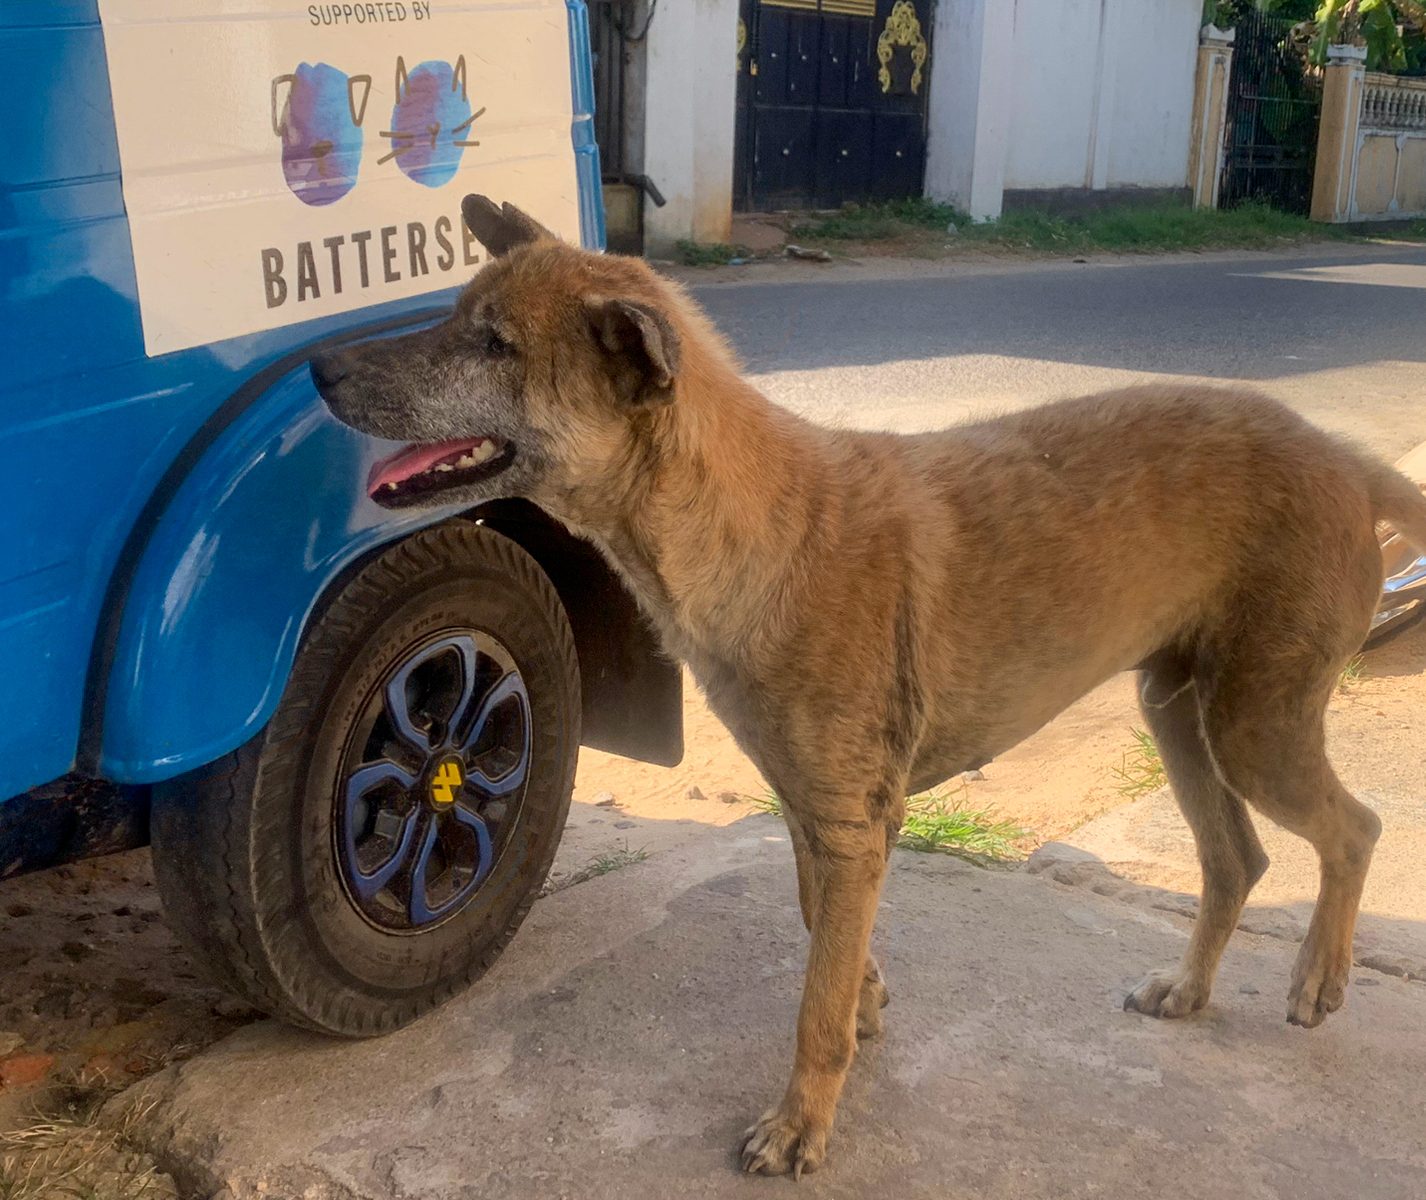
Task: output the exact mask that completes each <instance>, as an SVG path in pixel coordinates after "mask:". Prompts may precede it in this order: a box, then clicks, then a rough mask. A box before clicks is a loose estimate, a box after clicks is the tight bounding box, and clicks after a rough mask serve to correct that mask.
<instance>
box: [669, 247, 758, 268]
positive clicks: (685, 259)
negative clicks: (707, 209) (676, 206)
mask: <svg viewBox="0 0 1426 1200" xmlns="http://www.w3.org/2000/svg"><path fill="white" fill-rule="evenodd" d="M674 249H675V251H676V252H677V254H678V261H679V262H680V263H682V264H683V265H684V266H685V267H722V266H726V265H727V264H728V263H730V262H732V260H733V259H735V258H746V257H748V251H747V249H745V248H744V247H742V246H729V245H727V244H726V243H724V242H690V241H687V240H684V241H681V242H677V243H675V246H674Z"/></svg>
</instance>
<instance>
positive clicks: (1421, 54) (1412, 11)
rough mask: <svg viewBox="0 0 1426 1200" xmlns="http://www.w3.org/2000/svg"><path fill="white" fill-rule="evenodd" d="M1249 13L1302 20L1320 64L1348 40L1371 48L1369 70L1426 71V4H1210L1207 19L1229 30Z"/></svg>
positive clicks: (1313, 0)
mask: <svg viewBox="0 0 1426 1200" xmlns="http://www.w3.org/2000/svg"><path fill="white" fill-rule="evenodd" d="M1249 11H1257V12H1261V13H1265V14H1268V15H1270V16H1274V17H1283V18H1286V19H1287V20H1291V21H1298V22H1301V23H1302V24H1303V25H1304V27H1305V29H1304V32H1305V33H1307V34H1308V35H1309V37H1308V40H1307V46H1308V51H1307V57H1308V61H1309V62H1311V63H1312V64H1314V65H1315V66H1322V65H1324V64H1325V63H1326V62H1327V47H1328V46H1332V45H1336V44H1339V43H1343V42H1346V43H1350V44H1354V45H1363V46H1365V47H1366V49H1367V70H1369V71H1423V70H1426V3H1423V0H1204V5H1203V21H1204V23H1205V24H1209V23H1211V24H1214V25H1217V26H1218V27H1219V28H1220V29H1228V28H1231V27H1232V26H1233V25H1235V24H1236V23H1237V22H1238V20H1239V19H1241V18H1242V17H1243V15H1244V14H1245V13H1247V12H1249Z"/></svg>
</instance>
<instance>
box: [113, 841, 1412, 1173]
mask: <svg viewBox="0 0 1426 1200" xmlns="http://www.w3.org/2000/svg"><path fill="white" fill-rule="evenodd" d="M1185 928H1186V923H1185V922H1183V921H1182V920H1181V919H1178V918H1174V917H1171V916H1167V915H1165V914H1163V913H1159V912H1154V911H1141V910H1140V909H1138V908H1134V907H1129V906H1125V905H1121V904H1117V903H1115V902H1114V901H1112V900H1106V899H1104V898H1101V897H1099V896H1096V895H1094V894H1092V893H1089V892H1084V891H1080V890H1076V889H1070V888H1064V887H1061V886H1059V885H1057V884H1054V883H1052V882H1049V881H1048V880H1047V879H1045V878H1043V877H1041V878H1036V877H1032V876H1028V875H1026V874H1023V873H1021V872H1005V871H984V870H980V869H978V868H975V867H971V866H968V865H965V864H963V863H960V862H958V861H956V860H954V859H949V858H944V857H941V856H927V855H918V854H915V853H912V852H909V851H899V852H897V854H896V855H895V861H894V867H893V870H892V872H891V878H890V880H889V882H888V886H887V891H886V899H885V903H884V906H883V916H882V922H881V927H880V933H879V936H878V952H879V953H880V955H881V957H882V962H883V964H884V966H885V969H886V971H887V976H888V982H889V984H890V987H891V989H892V1002H891V1006H890V1007H889V1008H888V1009H887V1014H886V1015H887V1032H886V1034H885V1036H884V1038H883V1040H882V1041H881V1042H879V1043H876V1044H872V1045H870V1046H869V1047H868V1048H867V1049H866V1050H865V1051H864V1052H863V1053H862V1054H861V1055H860V1056H859V1059H858V1061H857V1063H856V1064H855V1066H854V1068H853V1073H852V1078H851V1083H850V1085H849V1087H848V1090H847V1094H846V1098H845V1100H844V1102H843V1105H842V1110H841V1117H840V1120H839V1125H838V1130H837V1134H836V1138H835V1142H834V1144H833V1148H832V1152H831V1156H830V1159H829V1162H828V1165H827V1167H826V1169H825V1170H824V1171H823V1172H821V1173H819V1174H818V1175H817V1176H815V1177H810V1178H808V1179H804V1181H803V1183H802V1185H801V1187H802V1190H803V1194H807V1195H811V1196H827V1197H883V1196H884V1197H892V1196H895V1197H907V1198H911V1197H927V1198H929V1197H937V1198H939V1200H948V1198H958V1197H966V1198H970V1197H975V1198H977V1200H983V1198H988V1197H1006V1198H1007V1200H1008V1198H1011V1197H1013V1198H1015V1200H1036V1198H1040V1197H1043V1198H1045V1200H1066V1198H1069V1197H1090V1196H1096V1197H1097V1196H1106V1197H1117V1196H1129V1195H1136V1196H1137V1195H1154V1194H1171V1195H1173V1196H1175V1197H1177V1198H1181V1200H1192V1198H1196V1197H1202V1198H1204V1200H1221V1197H1224V1196H1232V1197H1235V1198H1243V1200H1249V1198H1257V1197H1262V1198H1264V1200H1266V1198H1268V1197H1279V1196H1284V1195H1293V1196H1295V1197H1303V1198H1309V1197H1329V1196H1339V1195H1354V1196H1361V1197H1381V1198H1383V1200H1385V1198H1387V1197H1393V1198H1395V1197H1406V1196H1413V1195H1420V1194H1422V1191H1423V1190H1426V1145H1423V1143H1422V1140H1421V1137H1420V1085H1419V1081H1420V1079H1421V1077H1422V1075H1423V1072H1426V1004H1423V1003H1422V1000H1421V996H1422V993H1421V989H1420V987H1419V986H1417V985H1414V984H1410V983H1406V982H1403V981H1401V980H1398V979H1393V978H1389V977H1385V976H1380V975H1376V974H1373V973H1371V972H1365V973H1361V974H1359V976H1358V978H1357V981H1356V984H1355V985H1354V986H1353V987H1352V989H1351V996H1350V998H1349V1002H1348V1006H1347V1007H1346V1009H1344V1010H1343V1011H1342V1012H1341V1013H1338V1014H1337V1015H1336V1016H1334V1017H1333V1018H1332V1019H1331V1020H1330V1021H1329V1022H1328V1023H1327V1025H1326V1026H1324V1027H1323V1028H1322V1029H1320V1030H1316V1031H1313V1032H1310V1033H1309V1032H1305V1031H1302V1030H1299V1029H1294V1028H1291V1027H1289V1026H1287V1025H1286V1024H1284V1022H1283V1006H1284V996H1285V994H1286V987H1287V976H1288V969H1289V965H1290V963H1291V960H1292V956H1293V953H1294V952H1295V947H1293V946H1291V945H1289V944H1287V943H1284V942H1281V941H1278V940H1275V939H1272V938H1254V937H1251V936H1248V935H1240V936H1239V937H1238V938H1237V939H1236V940H1235V943H1234V946H1233V948H1232V949H1231V950H1230V952H1229V955H1228V960H1227V962H1226V964H1225V968H1224V972H1223V975H1222V977H1221V979H1220V982H1219V986H1218V1000H1217V1002H1216V1003H1215V1005H1214V1006H1213V1007H1212V1008H1211V1009H1210V1010H1208V1011H1207V1012H1206V1013H1204V1014H1202V1015H1200V1016H1199V1017H1196V1018H1193V1019H1191V1020H1189V1021H1185V1022H1182V1023H1178V1024H1173V1023H1161V1022H1156V1021H1152V1020H1149V1019H1147V1018H1143V1017H1139V1016H1137V1015H1133V1014H1127V1013H1124V1012H1123V1011H1121V1009H1120V1002H1121V999H1122V997H1123V994H1124V991H1125V989H1126V988H1127V987H1128V986H1129V985H1130V984H1131V983H1132V982H1133V981H1134V980H1135V979H1136V978H1137V977H1138V976H1139V975H1140V974H1141V973H1142V972H1143V971H1144V970H1146V969H1147V968H1149V967H1152V966H1156V965H1160V964H1164V963H1168V962H1170V961H1172V960H1174V959H1175V958H1176V957H1177V955H1178V954H1179V953H1180V952H1181V950H1182V946H1183V942H1184V937H1185ZM803 945H804V938H803V932H802V926H801V921H800V919H799V916H798V911H797V900H796V889H795V884H794V875H793V866H792V861H791V853H790V849H789V847H788V845H787V843H786V841H785V840H784V835H783V832H782V829H781V825H780V823H778V822H776V821H775V820H774V819H772V818H768V817H762V816H754V817H748V818H746V819H744V820H743V821H741V822H738V823H737V824H736V825H734V826H732V827H729V828H727V829H724V830H721V831H712V830H706V831H703V832H702V833H701V834H700V835H696V836H694V837H691V838H690V839H689V840H688V842H687V843H686V844H685V846H684V847H683V849H682V850H681V851H680V852H678V853H676V854H669V855H663V856H660V857H659V858H657V859H651V860H650V861H649V862H647V863H643V864H640V865H638V866H636V867H630V868H628V869H626V870H624V871H621V872H619V873H617V874H613V875H609V876H605V877H603V878H601V879H597V880H594V881H592V882H590V883H587V884H583V885H580V886H579V887H577V888H572V889H570V890H568V891H565V892H561V893H559V894H557V895H555V896H553V897H551V898H549V899H547V900H545V901H542V902H541V903H540V904H539V905H537V906H536V909H535V911H534V913H533V914H532V916H531V918H530V920H529V923H528V924H527V926H526V928H525V930H524V931H523V932H522V933H521V935H520V937H519V938H517V939H516V941H515V942H514V943H513V945H512V946H511V948H510V950H509V951H508V952H507V953H506V955H505V957H504V958H503V959H502V960H501V962H500V963H499V964H498V965H497V967H496V968H495V969H494V970H493V971H492V972H491V974H490V975H489V976H488V977H487V979H486V980H485V981H484V983H483V984H482V985H481V986H479V987H478V988H476V989H475V990H474V991H473V992H471V993H470V994H469V995H468V996H466V997H463V998H461V999H459V1000H457V1001H455V1002H453V1003H452V1004H451V1005H449V1006H448V1007H447V1008H446V1009H444V1010H443V1011H441V1012H439V1013H437V1014H435V1015H434V1016H432V1017H430V1018H428V1019H426V1020H424V1021H422V1022H420V1023H419V1024H418V1025H416V1026H415V1027H413V1028H411V1029H408V1030H405V1031H403V1032H401V1033H399V1034H396V1035H395V1036H392V1037H389V1038H386V1039H383V1040H381V1041H377V1042H367V1043H359V1044H344V1043H338V1042H331V1041H326V1040H324V1039H321V1038H316V1037H311V1036H307V1035H304V1034H300V1033H296V1032H293V1031H290V1030H286V1029H283V1028H280V1027H278V1026H276V1025H272V1024H262V1025H257V1026H254V1027H252V1028H250V1029H247V1030H245V1031H243V1032H241V1033H239V1034H237V1035H235V1036H234V1037H232V1038H230V1039H229V1040H228V1041H226V1042H224V1043H222V1044H220V1045H219V1046H217V1047H214V1048H213V1049H211V1050H209V1051H208V1052H207V1053H205V1054H204V1055H202V1056H200V1057H199V1058H197V1059H195V1060H193V1061H192V1062H189V1063H187V1064H184V1065H182V1066H179V1067H175V1068H170V1069H169V1070H168V1071H166V1072H164V1073H163V1074H161V1075H159V1076H157V1077H155V1078H154V1079H152V1080H150V1081H149V1082H148V1083H147V1084H145V1085H143V1086H142V1087H141V1088H140V1089H138V1090H137V1091H136V1092H130V1093H129V1094H128V1095H127V1096H126V1097H125V1098H124V1099H123V1100H122V1101H121V1102H120V1103H122V1104H136V1105H148V1104H152V1105H153V1107H152V1108H151V1109H150V1111H149V1113H148V1115H147V1116H146V1117H145V1118H144V1121H143V1126H144V1129H145V1131H146V1134H145V1136H146V1138H148V1139H150V1140H151V1143H152V1144H154V1145H156V1146H157V1147H158V1148H159V1149H161V1150H163V1151H164V1152H165V1153H164V1154H163V1160H164V1161H165V1164H166V1165H167V1166H169V1167H170V1168H172V1167H173V1166H174V1164H182V1167H183V1171H184V1175H186V1179H184V1182H186V1183H187V1185H188V1186H190V1187H192V1188H193V1189H194V1190H195V1194H198V1195H206V1194H212V1193H218V1192H220V1189H223V1188H226V1189H228V1190H227V1191H226V1192H221V1193H220V1194H222V1195H224V1196H225V1197H226V1196H227V1195H229V1194H231V1195H233V1196H237V1197H255V1196H259V1195H264V1194H265V1195H269V1196H273V1195H276V1196H284V1197H285V1196H293V1197H297V1196H300V1197H304V1198H305V1200H329V1198H338V1197H340V1198H342V1200H348V1198H352V1197H360V1198H362V1200H367V1198H370V1200H417V1198H419V1200H474V1198H476V1197H480V1198H482V1200H503V1198H506V1197H508V1198H511V1200H515V1198H520V1200H527V1198H530V1197H571V1198H591V1200H593V1198H600V1197H611V1198H613V1197H628V1196H644V1197H649V1198H650V1200H653V1198H662V1197H692V1196H700V1197H720V1196H728V1197H733V1196H743V1197H745V1196H749V1195H752V1194H754V1193H758V1194H762V1193H768V1194H772V1193H773V1192H778V1193H779V1194H780V1193H781V1191H782V1189H786V1188H790V1187H791V1186H793V1185H792V1184H791V1183H789V1182H788V1181H786V1180H781V1179H771V1180H769V1179H760V1180H753V1179H748V1178H745V1177H742V1176H740V1175H739V1174H738V1173H737V1170H736V1167H735V1161H734V1156H733V1148H734V1145H735V1144H736V1142H737V1140H738V1135H739V1132H740V1130H742V1129H743V1127H744V1126H745V1125H746V1124H747V1123H748V1122H749V1121H750V1120H751V1119H752V1118H753V1117H755V1116H756V1115H757V1114H758V1112H759V1111H761V1109H762V1108H763V1107H764V1106H765V1105H766V1104H767V1103H768V1102H769V1101H770V1100H771V1099H772V1098H773V1097H774V1096H775V1095H776V1094H777V1093H778V1091H779V1090H780V1088H781V1085H782V1083H783V1082H784V1071H785V1068H786V1066H787V1063H788V1057H789V1053H790V1041H791V1032H792V1024H793V1020H794V1017H795V1013H796V1008H797V996H798V988H799V983H800V964H801V959H802V953H803ZM180 1178H183V1175H181V1176H180Z"/></svg>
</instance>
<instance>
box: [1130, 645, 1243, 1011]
mask: <svg viewBox="0 0 1426 1200" xmlns="http://www.w3.org/2000/svg"><path fill="white" fill-rule="evenodd" d="M1139 700H1140V708H1141V709H1142V711H1143V714H1144V719H1145V720H1146V721H1147V722H1148V725H1149V731H1150V732H1151V733H1152V734H1153V736H1154V742H1155V744H1156V745H1157V746H1158V748H1159V756H1160V758H1161V759H1162V760H1163V764H1164V771H1165V773H1166V774H1167V775H1168V779H1169V783H1170V784H1171V785H1172V787H1173V794H1174V798H1175V799H1176V800H1177V801H1178V806H1179V808H1180V809H1181V810H1182V812H1183V815H1184V818H1185V819H1186V820H1187V822H1188V825H1189V828H1190V829H1192V830H1193V836H1194V841H1195V842H1196V843H1197V846H1198V861H1199V865H1200V867H1201V868H1202V871H1203V897H1202V901H1201V903H1200V905H1199V911H1198V920H1197V921H1195V922H1194V925H1193V932H1192V934H1191V935H1190V937H1189V942H1188V950H1187V952H1186V953H1185V954H1184V957H1183V962H1182V963H1180V964H1179V966H1178V967H1176V968H1174V969H1171V970H1166V971H1155V972H1153V973H1152V974H1150V975H1149V976H1148V977H1147V978H1145V979H1144V980H1143V981H1142V982H1141V983H1140V984H1139V985H1138V986H1137V987H1136V988H1135V989H1134V990H1133V991H1132V992H1130V993H1129V995H1128V996H1127V997H1126V998H1125V1000H1124V1007H1125V1008H1126V1009H1129V1010H1131V1011H1135V1012H1141V1013H1145V1014H1147V1015H1149V1016H1152V1017H1183V1016H1187V1015H1188V1014H1189V1013H1191V1012H1194V1011H1196V1010H1197V1009H1200V1008H1202V1007H1203V1006H1204V1005H1205V1004H1206V1003H1208V996H1209V993H1210V992H1211V991H1212V989H1213V979H1214V976H1215V975H1216V974H1217V971H1218V962H1219V960H1220V959H1221V958H1222V956H1223V950H1224V947H1226V946H1227V944H1228V938H1229V937H1230V936H1231V934H1232V932H1233V929H1234V928H1235V927H1236V926H1237V923H1238V917H1239V915H1240V914H1241V913H1242V911H1243V905H1244V903H1245V902H1246V901H1247V898H1248V892H1249V891H1250V890H1251V889H1252V886H1253V884H1255V883H1256V882H1257V881H1258V879H1260V878H1261V877H1262V874H1263V872H1264V871H1265V870H1266V869H1267V865H1268V859H1267V855H1266V854H1264V853H1263V848H1262V845H1261V843H1260V842H1259V841H1258V836H1257V833H1256V832H1255V831H1254V829H1253V825H1252V821H1251V820H1250V819H1249V817H1248V812H1247V808H1246V806H1245V805H1244V803H1243V801H1242V799H1241V798H1240V797H1239V796H1237V795H1235V794H1234V793H1233V791H1232V790H1231V789H1229V788H1228V787H1226V786H1224V783H1223V781H1222V780H1221V779H1220V778H1219V775H1218V772H1217V771H1216V770H1215V767H1214V762H1213V758H1212V755H1211V753H1210V751H1209V748H1208V745H1207V743H1206V742H1205V741H1204V738H1203V732H1202V728H1201V722H1200V719H1199V696H1198V689H1197V687H1196V686H1195V684H1194V681H1193V677H1192V675H1191V674H1190V673H1189V670H1188V666H1187V664H1186V663H1184V662H1182V661H1181V660H1179V659H1177V658H1176V657H1167V656H1166V657H1164V658H1163V659H1162V660H1161V661H1159V662H1156V663H1155V664H1154V665H1152V666H1151V667H1149V668H1148V669H1146V670H1144V671H1143V672H1141V676H1140V691H1139Z"/></svg>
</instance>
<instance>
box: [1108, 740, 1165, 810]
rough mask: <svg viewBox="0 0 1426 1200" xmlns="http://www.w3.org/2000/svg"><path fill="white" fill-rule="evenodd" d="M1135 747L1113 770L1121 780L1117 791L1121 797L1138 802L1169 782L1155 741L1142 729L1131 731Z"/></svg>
mask: <svg viewBox="0 0 1426 1200" xmlns="http://www.w3.org/2000/svg"><path fill="white" fill-rule="evenodd" d="M1129 732H1130V733H1131V734H1133V737H1134V745H1133V746H1132V747H1130V748H1129V749H1128V750H1126V751H1125V752H1124V757H1123V759H1121V760H1120V763H1119V765H1118V766H1117V767H1114V768H1113V772H1114V777H1115V778H1116V779H1117V780H1119V784H1118V786H1117V788H1116V789H1115V790H1116V791H1118V793H1119V794H1120V795H1121V796H1126V797H1128V798H1129V799H1130V800H1136V799H1138V798H1139V797H1140V796H1146V795H1148V794H1149V793H1150V792H1156V791H1158V790H1159V788H1161V787H1163V786H1164V784H1165V783H1167V782H1168V776H1167V775H1166V774H1165V773H1164V764H1163V760H1162V759H1161V758H1160V757H1159V748H1158V747H1157V746H1156V745H1154V739H1153V738H1152V737H1151V736H1150V735H1149V734H1148V733H1146V732H1145V731H1144V730H1142V729H1131V730H1130V731H1129Z"/></svg>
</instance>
